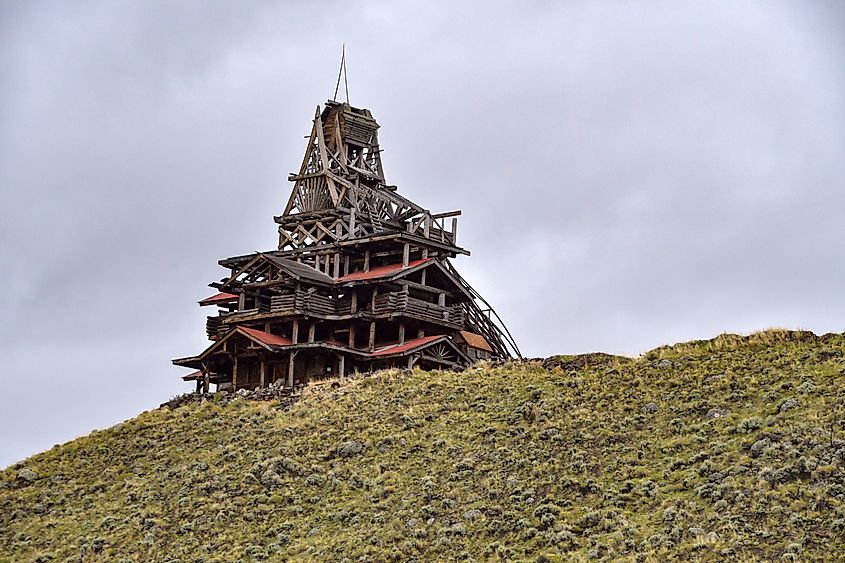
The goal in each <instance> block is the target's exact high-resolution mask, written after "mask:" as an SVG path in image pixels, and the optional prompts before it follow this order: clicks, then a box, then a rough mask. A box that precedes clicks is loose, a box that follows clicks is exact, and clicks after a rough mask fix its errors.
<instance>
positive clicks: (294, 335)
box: [290, 319, 299, 344]
mask: <svg viewBox="0 0 845 563" xmlns="http://www.w3.org/2000/svg"><path fill="white" fill-rule="evenodd" d="M290 339H291V342H293V343H294V344H299V319H293V327H292V328H291V333H290Z"/></svg>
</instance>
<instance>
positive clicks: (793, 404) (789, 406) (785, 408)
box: [778, 397, 801, 412]
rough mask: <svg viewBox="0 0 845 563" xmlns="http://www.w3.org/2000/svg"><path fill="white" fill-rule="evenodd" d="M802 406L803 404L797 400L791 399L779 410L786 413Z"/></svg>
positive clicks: (783, 403)
mask: <svg viewBox="0 0 845 563" xmlns="http://www.w3.org/2000/svg"><path fill="white" fill-rule="evenodd" d="M800 405H801V403H800V402H799V401H798V399H796V398H795V397H790V398H788V399H787V400H785V401H784V402H782V403H781V404H780V407H779V408H778V410H779V411H780V412H786V411H788V410H789V409H794V408H795V407H797V406H800Z"/></svg>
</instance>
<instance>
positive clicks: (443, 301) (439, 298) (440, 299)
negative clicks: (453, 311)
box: [437, 293, 446, 307]
mask: <svg viewBox="0 0 845 563" xmlns="http://www.w3.org/2000/svg"><path fill="white" fill-rule="evenodd" d="M437 304H438V305H440V306H441V307H445V306H446V294H445V293H441V294H439V295H438V296H437Z"/></svg>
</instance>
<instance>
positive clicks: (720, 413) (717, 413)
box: [704, 409, 731, 420]
mask: <svg viewBox="0 0 845 563" xmlns="http://www.w3.org/2000/svg"><path fill="white" fill-rule="evenodd" d="M730 415H731V411H730V410H728V409H710V410H708V411H707V414H705V415H704V419H705V420H714V419H717V418H724V417H726V416H730Z"/></svg>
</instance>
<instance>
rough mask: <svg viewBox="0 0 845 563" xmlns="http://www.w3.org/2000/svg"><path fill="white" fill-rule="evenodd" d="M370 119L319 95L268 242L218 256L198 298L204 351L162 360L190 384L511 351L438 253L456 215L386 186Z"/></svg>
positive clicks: (452, 361) (269, 379)
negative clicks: (219, 272) (221, 271)
mask: <svg viewBox="0 0 845 563" xmlns="http://www.w3.org/2000/svg"><path fill="white" fill-rule="evenodd" d="M378 128H379V125H378V123H376V120H375V119H373V116H372V114H371V113H370V111H369V110H367V109H359V108H355V107H352V106H350V105H349V104H348V103H340V102H336V101H328V102H326V105H325V107H324V108H323V109H322V110H321V109H320V108H319V107H318V108H317V111H316V113H315V115H314V123H313V126H312V128H311V135H310V137H309V140H308V144H307V146H306V149H305V156H304V158H303V160H302V165H301V166H300V169H299V172H298V173H296V174H291V176H290V178H289V180H290V181H291V182H293V190H292V191H291V194H290V197H289V198H288V201H287V205H286V206H285V209H284V213H282V215H280V216H278V217H275V218H274V219H275V221H276V223H277V224H278V225H279V246H278V249H277V250H273V251H268V252H258V253H254V254H248V255H244V256H236V257H232V258H226V259H224V260H221V261H220V262H219V263H220V265H221V266H223V267H224V268H227V269H228V274H227V275H226V276H225V277H224V278H223V279H221V280H220V281H219V282H214V283H212V284H210V285H211V287H214V288H216V289H217V290H218V292H219V293H217V294H216V295H213V296H211V297H208V298H206V299H203V300H202V301H200V302H199V304H200V305H201V306H213V307H217V308H218V313H217V314H216V315H213V316H210V317H208V321H207V324H206V330H207V333H208V337H209V339H210V340H211V341H212V342H211V345H210V346H209V347H208V348H207V349H206V350H205V351H203V352H202V353H201V354H199V355H197V356H191V357H187V358H179V359H176V360H173V363H174V364H176V365H178V366H183V367H190V368H193V369H195V370H196V371H195V372H194V373H192V374H191V375H188V376H185V377H183V379H186V380H195V381H196V382H197V390H198V391H199V390H204V391H206V392H207V391H208V388H209V384H210V383H215V384H217V386H218V388H221V386H229V385H231V387H232V388H234V389H239V388H249V389H253V388H255V387H263V386H267V385H271V384H274V383H276V384H277V385H278V384H279V383H277V382H280V381H281V382H283V384H284V385H285V386H287V387H293V386H294V385H296V384H298V383H304V382H306V381H308V380H309V379H311V378H315V377H322V376H326V375H339V376H341V377H343V376H344V375H345V374H347V373H349V372H350V371H352V370H355V371H361V370H373V369H378V368H381V367H389V366H402V367H412V366H419V367H422V368H460V367H463V366H466V365H469V364H471V363H473V362H475V361H477V360H480V359H507V358H513V357H520V353H519V349H518V348H517V346H516V343H515V342H514V340H513V338H512V337H511V336H510V333H509V332H508V331H507V329H506V328H505V326H504V324H503V323H502V322H501V320H500V319H499V317H498V315H496V313H495V311H493V309H492V307H490V305H489V304H488V303H487V302H486V301H484V299H483V298H482V297H481V296H480V295H479V294H478V293H477V292H476V291H475V290H474V289H473V288H472V287H471V286H470V285H469V284H468V283H467V282H466V281H465V280H464V279H463V278H462V277H461V276H460V274H458V272H457V270H455V268H454V267H453V266H452V264H451V262H450V261H449V260H450V259H451V258H454V257H455V256H457V255H458V254H466V255H468V254H469V252H468V251H466V250H464V249H463V248H461V247H460V246H458V243H457V232H458V217H459V216H460V214H461V212H460V211H451V212H447V213H435V214H432V213H431V212H429V211H428V210H426V209H424V208H422V207H420V206H419V205H417V204H416V203H414V202H412V201H410V200H408V199H406V198H404V197H402V196H401V195H400V194H399V193H398V192H397V190H396V186H392V185H389V184H387V183H386V181H385V177H384V169H383V167H382V162H381V153H380V151H379V144H378Z"/></svg>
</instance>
